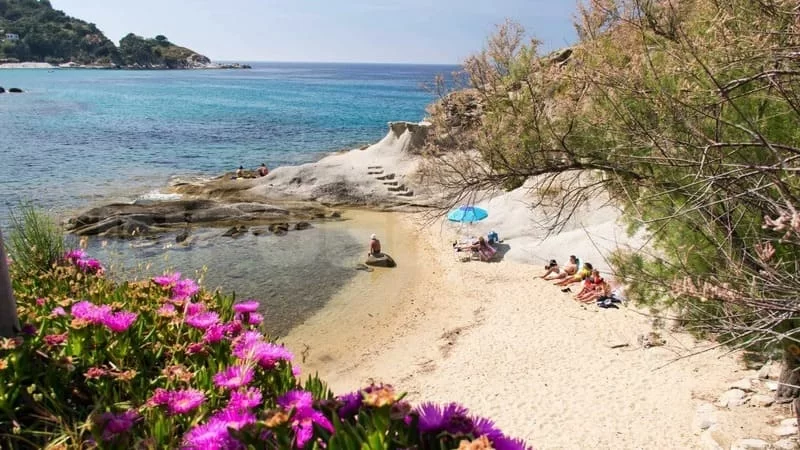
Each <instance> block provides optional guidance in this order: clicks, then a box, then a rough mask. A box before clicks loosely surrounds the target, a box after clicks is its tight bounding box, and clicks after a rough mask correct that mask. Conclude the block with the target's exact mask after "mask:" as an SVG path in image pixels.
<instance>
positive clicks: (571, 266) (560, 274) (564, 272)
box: [542, 255, 578, 280]
mask: <svg viewBox="0 0 800 450" xmlns="http://www.w3.org/2000/svg"><path fill="white" fill-rule="evenodd" d="M577 271H578V258H576V257H575V255H569V262H568V263H567V264H566V265H565V266H564V268H563V269H559V270H558V271H557V272H552V273H550V274H549V275H548V274H544V275H543V276H542V278H544V279H545V280H561V279H564V278H567V277H568V276H570V275H575V272H577Z"/></svg>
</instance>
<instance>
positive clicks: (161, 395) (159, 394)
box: [147, 388, 170, 406]
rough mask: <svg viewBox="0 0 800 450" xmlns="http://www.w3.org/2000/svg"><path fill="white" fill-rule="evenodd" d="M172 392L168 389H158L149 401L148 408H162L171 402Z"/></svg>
mask: <svg viewBox="0 0 800 450" xmlns="http://www.w3.org/2000/svg"><path fill="white" fill-rule="evenodd" d="M169 395H170V392H169V391H167V390H166V389H161V388H156V390H155V392H153V395H152V396H150V398H149V399H148V400H147V406H162V405H166V404H167V402H168V401H169Z"/></svg>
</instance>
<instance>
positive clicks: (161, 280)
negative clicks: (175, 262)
mask: <svg viewBox="0 0 800 450" xmlns="http://www.w3.org/2000/svg"><path fill="white" fill-rule="evenodd" d="M180 279H181V273H180V272H175V273H173V274H164V275H160V276H157V277H153V283H155V284H157V285H159V286H163V287H171V286H174V285H175V283H177V282H178V280H180Z"/></svg>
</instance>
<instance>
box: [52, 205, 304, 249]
mask: <svg viewBox="0 0 800 450" xmlns="http://www.w3.org/2000/svg"><path fill="white" fill-rule="evenodd" d="M291 215H292V213H291V212H290V211H289V210H287V209H284V208H280V207H277V206H272V205H266V204H263V203H230V204H226V203H219V202H216V201H212V200H178V201H167V202H157V203H148V204H129V203H118V204H111V205H106V206H101V207H99V208H93V209H90V210H89V211H86V212H84V213H82V214H80V215H79V216H77V217H75V218H73V219H71V220H70V221H69V223H68V227H67V228H68V230H69V231H71V232H72V233H75V234H77V235H80V236H86V235H104V236H113V237H130V236H134V235H138V234H146V233H156V232H159V231H161V232H163V231H168V230H170V229H172V230H174V229H175V228H185V227H186V226H187V224H189V223H191V224H200V225H206V226H210V227H213V226H225V225H230V224H231V223H236V222H257V221H261V222H262V223H264V222H270V221H275V220H281V219H284V220H285V219H286V218H288V217H290V216H291ZM300 218H310V217H307V215H306V214H301V215H300ZM288 227H289V225H288V224H286V230H287V231H288V229H289V228H288ZM178 242H180V241H178Z"/></svg>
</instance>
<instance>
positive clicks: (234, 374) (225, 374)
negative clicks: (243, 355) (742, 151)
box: [214, 366, 255, 389]
mask: <svg viewBox="0 0 800 450" xmlns="http://www.w3.org/2000/svg"><path fill="white" fill-rule="evenodd" d="M254 377H255V371H254V370H253V368H252V367H249V366H230V367H228V368H227V369H225V370H223V371H222V372H219V373H217V374H216V375H214V384H215V385H216V386H217V387H221V388H223V389H239V388H240V387H242V386H247V385H248V384H250V383H251V382H252V381H253V378H254Z"/></svg>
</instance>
